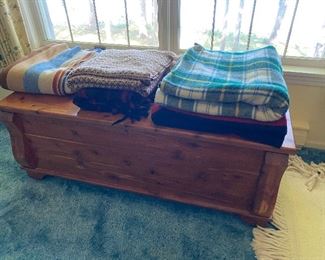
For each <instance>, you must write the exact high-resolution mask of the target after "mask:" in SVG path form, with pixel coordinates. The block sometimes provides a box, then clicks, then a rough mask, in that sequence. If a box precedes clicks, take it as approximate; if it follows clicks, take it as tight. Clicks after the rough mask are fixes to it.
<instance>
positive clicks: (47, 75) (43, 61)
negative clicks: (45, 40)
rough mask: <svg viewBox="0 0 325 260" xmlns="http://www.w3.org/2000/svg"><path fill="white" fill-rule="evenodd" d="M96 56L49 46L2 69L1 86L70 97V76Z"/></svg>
mask: <svg viewBox="0 0 325 260" xmlns="http://www.w3.org/2000/svg"><path fill="white" fill-rule="evenodd" d="M94 55H95V52H94V51H87V50H81V49H80V47H74V48H69V47H68V45H67V44H65V43H61V44H56V43H53V44H49V45H46V46H44V47H41V48H39V49H36V50H34V51H32V52H31V53H30V54H29V55H27V56H25V57H24V58H22V59H20V60H18V61H16V62H15V63H13V64H10V65H9V66H8V67H6V68H4V69H3V70H1V72H0V85H1V86H2V87H3V88H6V89H9V90H12V91H19V92H28V93H36V94H52V95H66V94H67V92H66V89H65V81H66V77H67V75H68V74H69V73H70V72H71V70H72V69H73V68H75V67H76V66H78V65H79V64H81V63H82V62H84V61H86V60H88V59H90V58H91V57H93V56H94Z"/></svg>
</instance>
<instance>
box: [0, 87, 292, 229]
mask: <svg viewBox="0 0 325 260" xmlns="http://www.w3.org/2000/svg"><path fill="white" fill-rule="evenodd" d="M119 117H120V115H119V116H113V115H111V114H108V113H97V112H88V111H80V110H79V108H78V107H76V106H75V105H73V104H72V102H71V99H70V98H69V97H55V96H44V95H39V96H38V95H28V94H20V93H14V94H12V95H10V96H9V97H7V98H6V99H4V100H2V101H1V102H0V120H1V121H2V122H4V123H5V125H6V126H7V128H8V130H9V132H10V136H11V142H12V149H13V153H14V156H15V158H16V160H17V161H18V163H20V165H21V166H22V167H23V169H25V170H26V171H27V173H28V175H29V176H31V177H33V178H36V179H41V178H43V177H44V176H45V175H53V176H60V177H64V178H69V179H73V180H80V181H85V182H88V183H93V184H97V185H102V186H106V187H112V188H118V189H123V190H128V191H133V192H138V193H142V194H147V195H153V196H157V197H161V198H166V199H171V200H175V201H179V202H185V203H190V204H194V205H199V206H203V207H208V208H213V209H218V210H223V211H227V212H233V213H237V214H239V215H241V216H242V217H243V218H244V219H246V220H248V221H250V222H252V223H259V224H265V223H266V221H268V220H269V219H270V217H271V215H272V211H273V208H274V204H275V200H276V197H277V192H278V188H279V183H280V180H281V177H282V174H283V172H284V170H285V169H286V167H287V162H288V155H289V154H292V153H295V145H294V140H293V135H292V129H291V123H290V118H288V119H289V120H288V123H289V125H288V134H287V136H286V139H285V141H284V144H283V146H282V148H281V149H277V148H274V147H271V146H268V145H263V144H258V143H254V142H251V141H245V140H242V139H240V138H238V137H234V136H225V135H215V134H206V133H198V132H191V131H185V130H179V129H172V128H167V127H157V126H154V125H153V124H152V123H151V121H150V119H146V120H142V121H140V122H136V123H134V124H132V123H131V122H129V121H125V122H122V123H120V124H117V125H114V126H112V125H111V124H112V122H114V121H115V120H116V119H117V118H119Z"/></svg>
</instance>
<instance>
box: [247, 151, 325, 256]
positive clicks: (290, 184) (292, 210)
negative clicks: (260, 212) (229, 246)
mask: <svg viewBox="0 0 325 260" xmlns="http://www.w3.org/2000/svg"><path fill="white" fill-rule="evenodd" d="M272 224H273V225H274V228H272V227H270V228H262V227H257V228H254V230H253V234H254V239H253V242H252V246H253V248H254V250H255V254H256V257H257V259H259V260H264V259H277V260H278V259H279V260H282V259H294V260H324V259H325V163H320V164H314V163H311V164H307V163H305V162H304V161H303V160H302V159H301V158H300V157H298V156H292V157H290V159H289V166H288V168H287V170H286V172H285V174H284V176H283V178H282V181H281V185H280V190H279V195H278V198H277V203H276V206H275V209H274V213H273V219H272Z"/></svg>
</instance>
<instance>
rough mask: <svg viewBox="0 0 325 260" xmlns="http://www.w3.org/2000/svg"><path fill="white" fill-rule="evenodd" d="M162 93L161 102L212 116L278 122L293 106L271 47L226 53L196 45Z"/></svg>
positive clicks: (164, 86) (158, 99)
mask: <svg viewBox="0 0 325 260" xmlns="http://www.w3.org/2000/svg"><path fill="white" fill-rule="evenodd" d="M160 90H161V92H159V93H158V94H157V98H156V102H157V103H160V104H162V105H168V106H173V107H175V108H178V109H184V110H187V111H191V112H200V113H206V114H211V115H223V116H236V117H244V118H250V119H254V120H260V121H275V120H278V119H279V118H281V117H283V116H284V115H285V113H286V111H287V110H288V107H289V94H288V89H287V86H286V83H285V81H284V79H283V75H282V67H281V61H280V58H279V56H278V54H277V52H276V50H275V48H274V47H272V46H267V47H264V48H260V49H256V50H250V51H244V52H224V51H209V50H206V49H204V48H203V47H202V46H200V45H195V46H194V47H192V48H190V49H188V50H187V51H186V52H185V53H184V55H183V56H182V57H181V58H180V59H179V61H178V63H177V64H176V65H175V66H174V68H173V69H172V71H171V72H170V73H169V74H168V75H167V76H166V77H165V78H164V79H163V81H162V82H161V85H160ZM163 96H164V97H163ZM168 100H169V101H168ZM170 100H173V101H172V102H171V101H170ZM176 100H178V101H177V102H176ZM212 107H214V108H213V109H212ZM204 111H205V112H204ZM217 111H218V112H217ZM263 114H264V115H263Z"/></svg>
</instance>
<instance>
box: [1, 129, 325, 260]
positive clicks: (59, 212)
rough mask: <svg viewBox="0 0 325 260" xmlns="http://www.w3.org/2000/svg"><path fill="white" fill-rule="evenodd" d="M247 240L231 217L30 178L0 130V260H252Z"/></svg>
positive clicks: (239, 223) (246, 232)
mask: <svg viewBox="0 0 325 260" xmlns="http://www.w3.org/2000/svg"><path fill="white" fill-rule="evenodd" d="M305 153H306V156H310V157H317V156H318V157H317V158H320V160H324V159H325V156H324V155H325V153H317V151H314V153H311V155H310V154H308V151H305ZM309 153H310V152H309ZM251 239H252V227H250V226H248V225H246V224H244V223H243V222H242V221H241V220H240V219H239V218H238V217H237V216H234V215H231V214H226V213H222V212H217V211H213V210H207V209H203V208H199V207H193V206H188V205H184V204H180V203H174V202H169V201H164V200H159V199H156V198H150V197H146V196H141V195H137V194H133V193H128V192H122V191H118V190H113V189H105V188H100V187H96V186H92V185H88V184H83V183H80V182H75V181H69V180H63V179H60V178H54V177H47V178H45V179H44V180H43V181H36V180H33V179H31V178H29V177H28V176H27V175H26V174H25V172H24V171H23V170H21V169H20V168H19V165H18V164H17V163H16V162H15V161H14V159H13V156H12V153H11V147H10V141H9V136H8V133H7V130H6V129H5V128H4V127H3V126H2V125H0V259H204V260H206V259H254V253H253V251H252V249H251V247H250V242H251Z"/></svg>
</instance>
